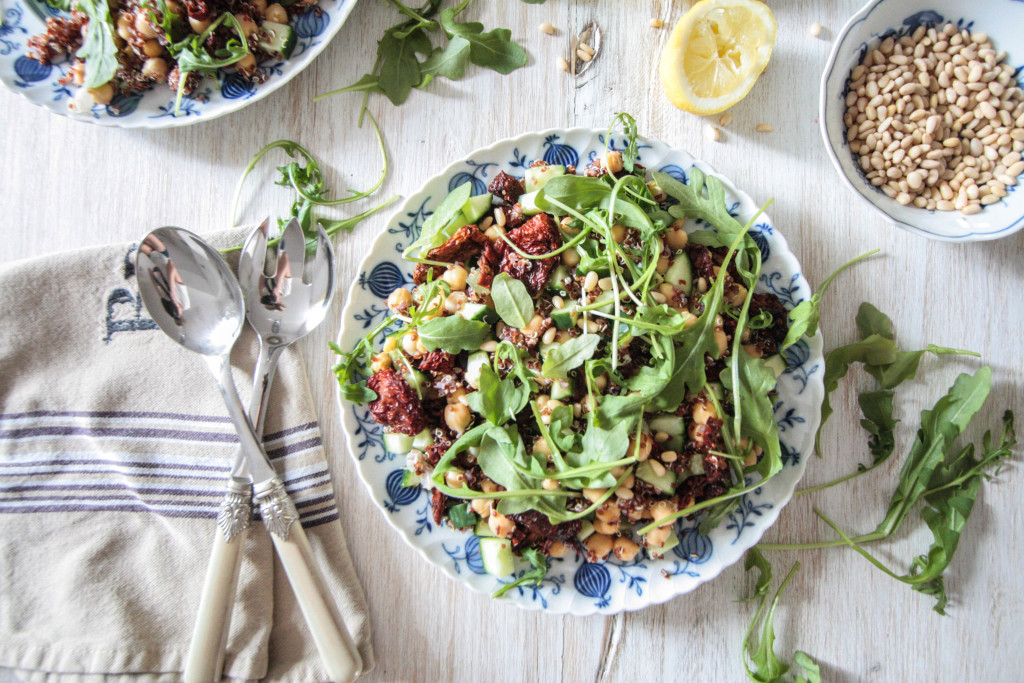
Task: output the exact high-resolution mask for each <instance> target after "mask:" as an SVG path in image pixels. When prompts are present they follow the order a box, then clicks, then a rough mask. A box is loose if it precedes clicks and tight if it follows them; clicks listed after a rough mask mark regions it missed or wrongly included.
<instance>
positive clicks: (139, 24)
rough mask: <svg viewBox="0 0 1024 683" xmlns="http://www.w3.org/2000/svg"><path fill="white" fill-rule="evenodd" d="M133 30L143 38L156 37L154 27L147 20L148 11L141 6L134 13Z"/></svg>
mask: <svg viewBox="0 0 1024 683" xmlns="http://www.w3.org/2000/svg"><path fill="white" fill-rule="evenodd" d="M135 30H136V32H138V34H139V35H140V36H142V37H143V38H156V27H155V26H153V24H152V23H151V22H150V21H149V16H148V13H147V12H146V10H144V9H142V8H140V9H139V12H138V14H136V15H135ZM150 56H152V55H150Z"/></svg>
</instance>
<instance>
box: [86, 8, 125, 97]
mask: <svg viewBox="0 0 1024 683" xmlns="http://www.w3.org/2000/svg"><path fill="white" fill-rule="evenodd" d="M75 4H76V6H77V9H78V10H79V11H81V12H84V13H85V15H86V16H87V17H89V21H88V23H87V24H86V25H87V26H88V28H86V30H85V31H84V33H85V39H84V40H83V41H82V47H80V48H79V49H78V53H77V56H78V57H81V58H82V59H84V60H85V80H84V82H83V84H82V86H83V87H85V88H88V89H92V88H98V87H100V86H101V85H103V84H105V83H108V82H110V80H111V79H112V78H114V74H116V73H117V70H118V68H120V66H121V64H120V62H118V60H117V39H116V38H115V35H114V21H113V19H112V18H111V16H110V6H109V5H108V4H107V2H106V0H76V3H75Z"/></svg>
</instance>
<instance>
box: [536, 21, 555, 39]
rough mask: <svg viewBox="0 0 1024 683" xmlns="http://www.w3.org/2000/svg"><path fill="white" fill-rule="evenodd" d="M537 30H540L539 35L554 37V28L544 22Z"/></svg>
mask: <svg viewBox="0 0 1024 683" xmlns="http://www.w3.org/2000/svg"><path fill="white" fill-rule="evenodd" d="M537 28H538V29H539V30H540V32H541V33H546V34H548V35H549V36H553V35H555V27H554V26H552V25H551V24H549V23H548V22H546V21H545V22H544V23H543V24H541V25H540V26H538V27H537Z"/></svg>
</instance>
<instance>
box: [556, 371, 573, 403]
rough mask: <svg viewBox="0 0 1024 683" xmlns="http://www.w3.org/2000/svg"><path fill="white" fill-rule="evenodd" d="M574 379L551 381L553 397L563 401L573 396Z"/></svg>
mask: <svg viewBox="0 0 1024 683" xmlns="http://www.w3.org/2000/svg"><path fill="white" fill-rule="evenodd" d="M573 388H574V387H573V381H572V378H571V377H570V378H569V379H556V380H554V381H552V382H551V399H552V400H554V401H562V400H564V399H567V398H572V396H573Z"/></svg>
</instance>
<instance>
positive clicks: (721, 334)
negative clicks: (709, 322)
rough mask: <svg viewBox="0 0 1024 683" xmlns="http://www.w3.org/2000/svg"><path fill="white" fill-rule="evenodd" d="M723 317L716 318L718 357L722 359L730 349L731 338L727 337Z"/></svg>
mask: <svg viewBox="0 0 1024 683" xmlns="http://www.w3.org/2000/svg"><path fill="white" fill-rule="evenodd" d="M721 320H722V316H720V315H719V316H716V317H715V343H716V344H717V345H718V357H719V358H721V357H722V356H724V355H725V351H726V349H728V348H729V338H728V337H726V336H725V328H724V327H722V322H721Z"/></svg>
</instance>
